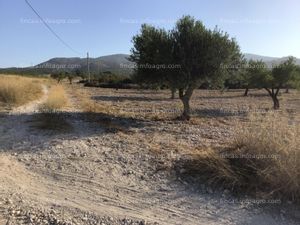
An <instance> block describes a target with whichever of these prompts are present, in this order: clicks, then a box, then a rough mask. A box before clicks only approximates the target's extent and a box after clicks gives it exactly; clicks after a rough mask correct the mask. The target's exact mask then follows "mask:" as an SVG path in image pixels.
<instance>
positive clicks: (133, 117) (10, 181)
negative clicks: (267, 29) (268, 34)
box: [0, 86, 300, 225]
mask: <svg viewBox="0 0 300 225" xmlns="http://www.w3.org/2000/svg"><path fill="white" fill-rule="evenodd" d="M74 88H79V87H78V86H75V87H74ZM82 91H83V92H85V94H86V95H87V96H88V97H90V98H91V99H92V100H93V101H95V104H99V105H102V106H103V107H106V108H108V107H110V109H112V110H113V112H112V113H115V114H114V116H112V115H111V114H104V115H103V114H101V113H98V114H97V113H94V114H90V113H86V112H84V111H83V110H81V105H80V100H79V97H78V95H75V94H74V92H73V91H72V89H70V88H68V95H69V99H70V105H69V106H68V107H67V108H66V109H65V110H64V111H63V112H61V113H60V114H58V115H51V117H49V115H40V114H38V113H36V109H37V108H38V105H39V104H41V103H42V102H43V101H44V99H45V97H44V98H43V99H40V100H39V101H36V102H34V103H30V105H26V106H23V107H21V108H17V109H14V110H13V111H12V112H11V113H9V114H7V113H6V114H2V115H1V117H0V124H1V125H0V151H1V153H0V154H1V155H0V181H1V182H0V224H12V225H14V224H99V225H100V224H101V225H110V224H112V225H114V224H124V225H125V224H139V225H142V224H193V225H194V224H240V225H242V224H297V223H299V219H300V213H299V210H298V209H297V207H296V206H294V205H293V204H291V203H289V202H287V203H285V202H279V201H278V200H277V199H270V200H268V201H267V202H266V201H265V202H262V200H261V199H254V198H250V197H247V196H244V197H243V198H237V197H233V196H232V195H231V194H230V192H229V191H228V190H222V189H218V190H215V189H211V188H210V187H208V186H206V185H205V184H202V183H199V181H198V180H194V179H193V178H192V177H191V178H190V179H183V178H182V176H180V174H183V173H184V171H183V169H180V167H179V168H178V167H176V166H174V163H175V162H178V161H180V160H181V159H182V158H184V157H185V155H186V154H187V153H189V152H190V151H204V150H205V148H207V147H210V146H213V147H222V146H225V145H226V144H228V142H230V139H231V138H232V136H233V135H234V132H235V129H234V124H235V123H236V122H237V121H239V122H243V121H244V119H245V118H244V111H243V110H241V107H240V106H241V105H243V107H247V108H248V109H249V108H250V109H252V110H259V109H265V108H266V107H268V106H269V105H268V104H270V102H269V101H268V98H267V97H266V96H264V95H262V96H260V95H261V94H260V93H258V96H256V97H254V96H252V97H249V98H250V99H244V98H242V97H239V95H240V94H241V93H242V92H240V93H239V92H232V93H228V94H225V95H223V96H222V95H221V97H219V96H220V95H219V93H213V94H212V93H209V92H199V93H196V94H195V97H194V99H193V103H192V104H193V105H194V107H195V111H194V118H195V119H193V120H192V121H190V122H188V123H183V122H180V121H177V120H174V119H172V117H175V116H176V113H177V111H176V110H177V106H178V105H179V104H180V102H179V101H178V100H175V101H173V100H170V99H169V98H168V94H169V93H168V92H150V91H149V92H148V91H144V92H140V91H135V90H127V91H123V90H120V91H116V90H110V89H82ZM46 95H47V91H46V90H45V96H46ZM290 96H291V97H289V98H288V99H286V100H285V101H284V103H283V104H284V105H286V106H290V107H291V111H292V112H293V113H296V114H297V112H299V111H297V110H298V108H297V107H298V106H299V101H300V100H299V97H298V96H297V97H295V96H296V95H295V96H294V95H293V94H290ZM252 98H253V99H254V102H253V101H250V100H251V99H252ZM257 101H259V103H257ZM270 105H271V104H270ZM257 106H259V107H257ZM255 107H256V108H255ZM128 115H129V116H128ZM159 118H167V119H164V120H161V119H159ZM45 121H46V122H49V121H50V122H51V123H52V124H55V126H54V128H55V127H56V128H57V129H54V128H53V126H51V130H49V129H45V127H44V126H42V128H41V126H40V123H41V122H42V123H44V122H45Z"/></svg>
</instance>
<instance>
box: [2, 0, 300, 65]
mask: <svg viewBox="0 0 300 225" xmlns="http://www.w3.org/2000/svg"><path fill="white" fill-rule="evenodd" d="M29 1H30V3H31V4H32V5H33V7H34V8H35V9H36V10H37V11H38V12H39V13H40V15H41V16H42V17H43V18H44V19H45V20H46V21H47V23H48V24H49V25H50V26H51V27H52V28H53V30H55V31H56V33H57V34H58V35H59V36H60V37H61V38H62V39H64V40H65V41H66V42H67V43H68V44H69V45H70V46H72V48H74V49H75V50H76V51H78V52H80V53H81V54H79V55H78V54H76V53H74V52H72V51H71V50H69V49H68V48H66V47H65V46H64V45H63V44H62V43H61V42H60V41H58V40H57V39H56V38H55V36H54V35H53V34H51V33H50V31H49V30H47V28H46V27H45V26H44V25H43V24H42V23H41V22H40V21H39V19H38V18H37V16H36V15H35V14H34V13H33V12H32V10H31V9H30V8H29V7H28V6H27V5H26V3H25V0H0V40H1V41H0V67H8V66H28V65H33V64H37V63H40V62H42V61H45V60H48V59H49V58H53V57H78V56H80V57H84V56H85V54H86V52H87V51H89V52H90V55H91V57H98V56H102V55H107V54H115V53H129V52H130V48H131V47H132V43H131V38H132V36H133V35H135V34H137V32H138V31H139V29H140V26H141V24H142V23H152V24H154V25H155V26H158V27H165V28H172V27H173V25H174V22H175V21H176V20H177V19H178V18H180V17H181V16H182V15H187V14H189V15H192V16H194V17H196V18H197V19H199V20H202V21H203V23H204V24H205V25H206V26H207V27H210V28H214V26H216V25H217V26H218V27H219V28H221V29H222V30H224V31H227V32H228V33H229V34H230V35H231V36H232V37H235V38H236V39H237V41H238V43H239V44H240V46H241V49H242V51H243V52H245V53H254V54H260V55H266V56H280V57H281V56H287V55H294V56H296V57H299V58H300V1H299V0H206V1H204V0H118V1H117V0H29Z"/></svg>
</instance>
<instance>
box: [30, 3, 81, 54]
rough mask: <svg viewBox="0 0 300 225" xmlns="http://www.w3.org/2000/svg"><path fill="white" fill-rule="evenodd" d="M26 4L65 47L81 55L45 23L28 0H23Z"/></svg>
mask: <svg viewBox="0 0 300 225" xmlns="http://www.w3.org/2000/svg"><path fill="white" fill-rule="evenodd" d="M25 2H26V3H27V5H28V6H29V7H30V8H31V9H32V11H33V12H34V13H35V14H36V15H37V16H38V17H39V18H40V20H41V21H42V22H43V24H44V25H45V26H46V27H47V28H48V30H50V32H51V33H52V34H53V35H54V36H55V37H56V38H57V39H58V40H59V41H60V42H61V43H62V44H63V45H64V46H66V47H67V48H69V49H70V50H71V51H72V52H74V53H76V54H78V55H82V54H81V53H80V52H78V51H76V50H75V49H74V48H72V47H71V46H70V45H69V44H68V43H67V42H65V41H64V40H63V39H62V38H61V37H60V36H59V35H58V34H57V33H56V32H55V31H54V30H53V29H52V28H51V27H50V26H49V25H48V24H47V23H46V21H45V20H44V19H43V18H42V17H41V16H40V14H39V13H38V12H37V11H36V10H35V9H34V8H33V7H32V5H31V4H30V3H29V2H28V0H25Z"/></svg>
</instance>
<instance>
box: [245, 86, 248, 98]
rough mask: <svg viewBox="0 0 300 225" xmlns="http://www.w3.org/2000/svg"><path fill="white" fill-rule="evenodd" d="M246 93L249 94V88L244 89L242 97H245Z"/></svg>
mask: <svg viewBox="0 0 300 225" xmlns="http://www.w3.org/2000/svg"><path fill="white" fill-rule="evenodd" d="M248 92H249V88H246V89H245V92H244V96H245V97H246V96H248Z"/></svg>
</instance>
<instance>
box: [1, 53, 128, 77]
mask: <svg viewBox="0 0 300 225" xmlns="http://www.w3.org/2000/svg"><path fill="white" fill-rule="evenodd" d="M128 57H129V55H126V54H115V55H107V56H101V57H98V58H90V59H89V60H90V63H89V65H90V71H91V73H92V74H99V73H101V72H105V71H110V72H113V73H116V74H124V75H129V74H131V73H132V71H133V69H132V65H133V64H132V62H130V61H129V60H128ZM124 65H125V66H124ZM127 65H128V66H127ZM75 69H79V70H81V71H87V59H86V58H79V57H77V58H76V57H74V58H52V59H50V60H48V61H46V62H43V63H40V64H38V65H36V66H33V67H26V68H5V69H0V72H1V73H5V72H8V73H13V72H15V73H21V74H22V73H24V74H49V73H52V72H54V71H57V70H68V71H72V70H75Z"/></svg>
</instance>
